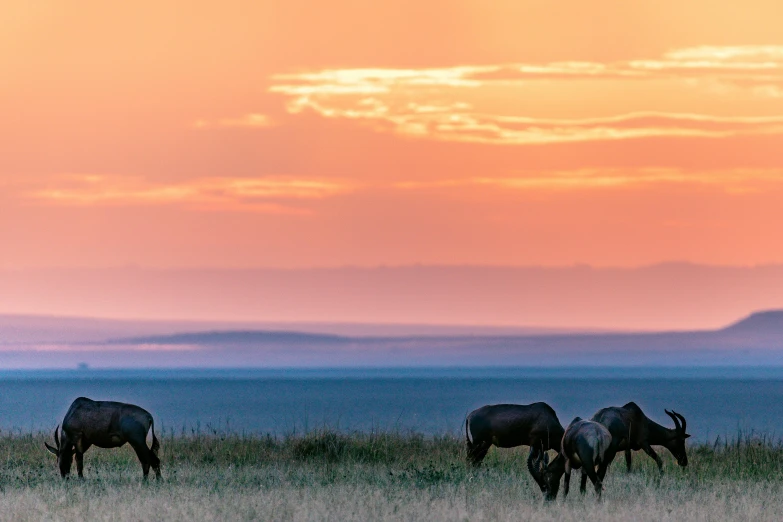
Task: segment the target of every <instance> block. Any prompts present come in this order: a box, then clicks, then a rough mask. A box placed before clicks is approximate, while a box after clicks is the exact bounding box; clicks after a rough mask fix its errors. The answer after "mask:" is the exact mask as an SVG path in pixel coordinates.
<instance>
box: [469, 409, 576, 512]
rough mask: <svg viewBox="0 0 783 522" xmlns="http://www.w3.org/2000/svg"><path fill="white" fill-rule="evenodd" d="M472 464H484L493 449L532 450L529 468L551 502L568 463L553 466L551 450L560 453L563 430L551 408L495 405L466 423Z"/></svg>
mask: <svg viewBox="0 0 783 522" xmlns="http://www.w3.org/2000/svg"><path fill="white" fill-rule="evenodd" d="M465 436H466V438H467V446H468V461H469V462H470V463H472V464H473V465H474V466H478V465H480V464H481V461H482V460H484V457H485V456H486V454H487V451H489V448H490V447H491V446H492V445H493V444H494V445H495V446H497V447H499V448H513V447H516V446H530V455H529V456H528V459H527V468H528V470H529V471H530V474H531V475H532V476H533V480H535V481H536V484H538V487H539V488H541V492H542V493H544V496H545V498H546V499H547V500H553V499H554V498H556V497H557V491H558V489H559V488H560V478H561V477H562V476H563V470H564V466H565V462H564V460H563V458H562V457H560V456H558V457H557V458H555V459H554V460H553V461H552V462H549V456H548V455H547V454H546V451H547V450H550V449H554V450H556V451H558V452H559V450H560V440H561V439H562V437H563V426H562V425H561V424H560V421H559V420H558V419H557V414H556V413H555V410H553V409H552V408H551V407H550V406H549V405H548V404H546V403H543V402H536V403H534V404H529V405H522V404H495V405H489V406H482V407H481V408H479V409H477V410H474V411H472V412H471V413H470V414H469V415H468V417H467V419H465Z"/></svg>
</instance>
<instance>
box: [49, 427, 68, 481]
mask: <svg viewBox="0 0 783 522" xmlns="http://www.w3.org/2000/svg"><path fill="white" fill-rule="evenodd" d="M59 433H60V426H59V425H58V426H57V427H56V428H55V429H54V443H55V445H56V447H52V446H50V445H49V443H48V442H44V446H46V449H47V450H49V452H50V453H52V454H53V455H54V456H55V457H57V466H58V467H59V468H60V475H62V476H63V477H65V476H67V475H68V474H69V473H70V472H71V462H73V450H72V448H71V446H70V445H65V444H64V445H62V446H60V435H59Z"/></svg>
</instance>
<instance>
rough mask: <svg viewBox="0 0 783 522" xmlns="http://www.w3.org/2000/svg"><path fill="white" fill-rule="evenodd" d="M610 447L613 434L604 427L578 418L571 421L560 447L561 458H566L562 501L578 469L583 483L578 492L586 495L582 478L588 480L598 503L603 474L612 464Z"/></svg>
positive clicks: (604, 474)
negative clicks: (573, 473)
mask: <svg viewBox="0 0 783 522" xmlns="http://www.w3.org/2000/svg"><path fill="white" fill-rule="evenodd" d="M611 445H612V434H611V433H609V430H608V429H606V427H605V426H604V425H603V424H599V423H597V422H593V421H589V420H582V419H581V418H579V417H576V418H575V419H574V420H572V421H571V424H569V425H568V427H567V428H566V430H565V434H564V435H563V444H562V454H563V457H565V484H564V485H563V498H565V497H566V496H568V488H569V486H570V483H571V470H572V469H580V468H581V469H582V477H583V480H582V484H581V487H580V488H579V491H581V492H582V493H584V492H585V489H586V487H585V486H586V478H585V477H589V478H590V481H591V482H592V483H593V487H595V492H596V493H597V494H598V499H599V500H600V499H601V491H603V481H604V477H605V476H606V470H607V468H608V467H609V464H610V463H611V462H612V459H611V456H610V449H609V448H610V446H611ZM596 467H597V468H598V469H597V470H596Z"/></svg>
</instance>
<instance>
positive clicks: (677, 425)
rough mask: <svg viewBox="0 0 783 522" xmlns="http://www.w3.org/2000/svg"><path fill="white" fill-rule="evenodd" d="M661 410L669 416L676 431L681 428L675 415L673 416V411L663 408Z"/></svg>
mask: <svg viewBox="0 0 783 522" xmlns="http://www.w3.org/2000/svg"><path fill="white" fill-rule="evenodd" d="M663 411H665V412H666V415H668V416H669V417H671V418H672V420H673V421H674V429H676V430H677V431H680V430H682V428H681V427H680V421H679V420H678V419H677V417H675V415H674V413H672V412H670V411H669V410H663Z"/></svg>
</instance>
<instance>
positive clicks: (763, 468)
mask: <svg viewBox="0 0 783 522" xmlns="http://www.w3.org/2000/svg"><path fill="white" fill-rule="evenodd" d="M50 437H51V435H50V434H35V435H3V436H0V488H1V492H0V520H41V519H57V520H77V519H78V520H93V519H95V520H117V519H119V520H161V519H164V520H166V519H173V520H186V519H190V520H194V519H197V520H253V519H263V520H424V519H426V520H519V519H523V520H524V519H532V518H536V519H540V520H580V521H583V520H629V519H634V520H675V519H676V520H721V519H725V520H729V519H731V520H778V519H779V514H780V513H783V446H782V445H781V444H780V442H777V441H773V440H770V439H767V438H764V437H760V438H758V437H739V438H738V439H737V440H735V441H732V442H725V441H717V442H716V443H713V444H705V445H694V446H691V447H690V448H689V461H690V463H689V466H688V468H687V470H681V469H679V468H677V466H676V464H675V462H674V461H673V459H672V458H671V456H670V455H669V454H668V453H667V452H665V450H662V451H661V452H660V454H661V456H662V457H663V458H664V461H665V470H666V471H665V474H664V475H663V476H662V477H661V476H659V474H658V472H657V469H656V468H655V464H654V463H653V461H652V460H651V459H649V457H647V456H646V455H644V454H642V453H635V455H634V472H633V473H631V474H628V473H626V472H625V469H624V468H625V462H624V459H623V458H622V455H620V456H619V457H620V458H618V459H617V460H616V461H615V463H614V464H613V466H612V468H611V469H610V471H609V475H608V480H607V483H606V491H605V494H604V502H602V503H601V504H597V503H596V502H595V498H594V496H593V494H592V492H590V491H589V492H588V494H587V495H586V496H585V497H581V496H580V495H579V494H578V492H576V491H574V493H572V495H571V496H569V498H568V499H567V501H565V502H564V501H563V500H562V499H559V500H558V501H557V502H556V503H554V504H553V505H545V504H544V503H543V502H542V499H541V493H540V492H539V491H538V489H537V487H536V486H535V484H534V483H533V481H532V479H531V478H530V476H529V475H528V473H527V469H526V466H525V458H526V456H527V451H526V448H517V449H514V450H495V449H493V450H491V451H490V453H489V455H488V456H487V459H486V461H485V463H484V465H482V467H481V468H480V469H478V470H476V469H473V468H470V467H468V466H466V465H465V463H464V457H465V448H464V441H463V440H462V439H461V438H457V437H453V436H445V437H437V438H431V437H424V436H420V435H413V434H411V435H405V434H393V433H391V434H390V433H376V434H354V435H344V434H339V433H335V432H331V431H328V430H327V431H318V432H313V433H310V434H307V435H304V436H296V437H294V436H291V437H284V438H272V437H250V436H241V435H233V434H220V433H211V434H198V433H191V434H179V435H174V434H166V435H164V436H162V437H161V444H162V451H161V459H162V462H163V475H164V480H163V481H161V482H159V483H156V482H155V481H154V480H150V481H149V483H143V482H142V480H141V467H140V465H139V464H138V461H137V460H136V457H135V455H134V454H133V452H132V451H131V450H130V448H128V447H123V448H121V449H119V450H101V449H90V451H89V452H88V453H87V454H86V456H85V475H86V477H87V478H86V480H84V481H80V480H76V479H72V480H69V481H63V480H61V479H60V478H59V475H58V473H57V470H56V468H55V462H54V460H55V459H54V457H53V456H51V455H50V454H49V453H48V452H46V451H45V449H44V447H43V442H44V440H48V438H50ZM74 471H75V469H74ZM575 479H576V480H577V483H578V476H577V477H575ZM572 480H573V479H572Z"/></svg>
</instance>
